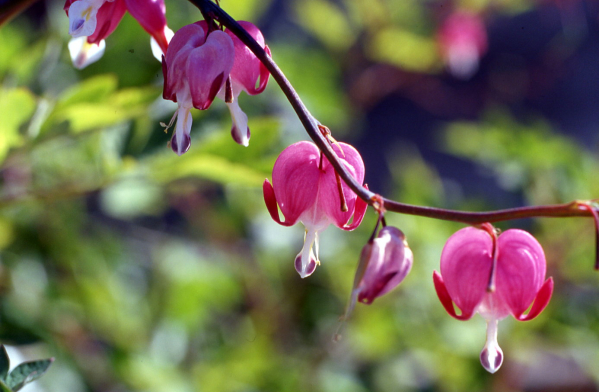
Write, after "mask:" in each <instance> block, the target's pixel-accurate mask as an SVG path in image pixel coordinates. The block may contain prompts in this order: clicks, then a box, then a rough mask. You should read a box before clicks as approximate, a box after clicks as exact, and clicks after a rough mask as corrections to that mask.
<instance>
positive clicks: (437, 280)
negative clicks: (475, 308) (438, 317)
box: [433, 271, 473, 320]
mask: <svg viewBox="0 0 599 392" xmlns="http://www.w3.org/2000/svg"><path fill="white" fill-rule="evenodd" d="M433 283H434V284H435V291H436V292H437V296H438V297H439V300H440V301H441V305H443V307H444V308H445V311H446V312H447V313H449V315H450V316H451V317H453V318H456V319H458V320H468V319H470V318H471V317H472V315H473V312H472V311H470V312H469V313H465V312H464V311H462V314H461V315H458V314H457V313H456V312H455V309H454V307H453V301H452V300H451V296H450V295H449V292H447V287H445V283H444V282H443V278H442V277H441V275H440V274H439V273H438V272H437V271H433Z"/></svg>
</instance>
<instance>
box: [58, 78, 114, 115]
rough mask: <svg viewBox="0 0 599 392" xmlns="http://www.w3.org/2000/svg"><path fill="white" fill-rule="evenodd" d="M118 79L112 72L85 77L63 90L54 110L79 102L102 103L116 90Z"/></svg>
mask: <svg viewBox="0 0 599 392" xmlns="http://www.w3.org/2000/svg"><path fill="white" fill-rule="evenodd" d="M117 85H118V80H117V78H116V76H114V75H112V74H105V75H98V76H94V77H92V78H89V79H86V80H84V81H82V82H81V83H78V84H76V85H74V86H73V87H71V88H70V89H68V90H67V91H65V92H64V93H63V94H62V95H61V96H60V98H59V101H58V103H57V105H56V110H60V109H63V108H66V107H69V106H70V105H73V104H81V103H103V102H104V101H105V100H106V98H107V97H108V95H109V94H110V93H112V92H113V91H115V90H116V88H117Z"/></svg>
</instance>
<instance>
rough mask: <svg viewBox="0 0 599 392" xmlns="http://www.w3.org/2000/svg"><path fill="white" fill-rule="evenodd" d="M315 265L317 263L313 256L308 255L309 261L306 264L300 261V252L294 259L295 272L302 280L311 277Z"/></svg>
mask: <svg viewBox="0 0 599 392" xmlns="http://www.w3.org/2000/svg"><path fill="white" fill-rule="evenodd" d="M317 265H318V262H317V261H316V259H315V258H314V255H310V260H308V261H307V262H306V263H304V262H303V260H302V253H301V252H300V253H299V254H298V255H297V256H296V257H295V270H296V271H297V273H298V274H299V275H300V277H301V278H302V279H304V278H307V277H308V276H310V275H312V274H313V273H314V271H315V270H316V266H317Z"/></svg>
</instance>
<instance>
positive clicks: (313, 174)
mask: <svg viewBox="0 0 599 392" xmlns="http://www.w3.org/2000/svg"><path fill="white" fill-rule="evenodd" d="M319 162H320V151H319V150H318V148H317V147H316V146H315V145H314V144H312V143H310V142H305V141H302V142H298V143H295V144H292V145H291V146H289V147H287V148H286V149H285V150H283V152H281V154H280V155H279V157H278V158H277V160H276V162H275V165H274V168H273V171H272V183H273V188H274V192H275V194H276V197H277V201H278V203H279V206H280V208H281V212H282V213H283V215H284V216H285V221H288V222H296V221H297V220H298V219H299V217H300V215H302V213H304V212H305V211H307V210H309V209H311V208H312V207H313V206H314V203H315V202H316V198H317V196H318V197H321V196H320V195H319V188H318V186H319V178H320V170H319V169H318V164H319ZM316 218H317V219H320V217H316ZM304 223H306V222H304Z"/></svg>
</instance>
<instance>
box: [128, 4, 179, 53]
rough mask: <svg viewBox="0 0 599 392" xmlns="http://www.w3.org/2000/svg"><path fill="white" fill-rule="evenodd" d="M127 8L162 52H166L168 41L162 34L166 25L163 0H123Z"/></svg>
mask: <svg viewBox="0 0 599 392" xmlns="http://www.w3.org/2000/svg"><path fill="white" fill-rule="evenodd" d="M125 4H126V5H127V10H128V11H129V13H130V14H131V15H132V16H133V17H134V18H135V19H137V21H138V22H139V24H140V25H141V27H143V29H144V30H145V31H147V32H148V33H149V34H150V35H151V36H152V37H154V39H155V40H156V42H158V45H160V48H161V49H162V51H163V52H164V53H166V50H167V47H168V42H167V39H166V36H165V35H164V28H165V27H166V17H165V12H166V7H165V6H164V0H125Z"/></svg>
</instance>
